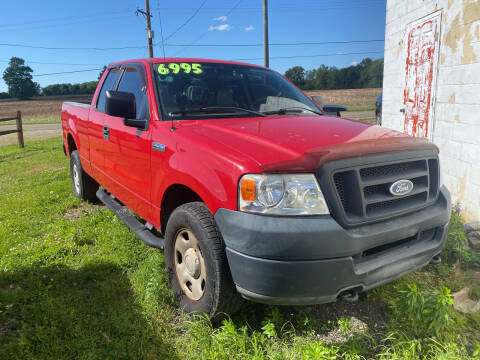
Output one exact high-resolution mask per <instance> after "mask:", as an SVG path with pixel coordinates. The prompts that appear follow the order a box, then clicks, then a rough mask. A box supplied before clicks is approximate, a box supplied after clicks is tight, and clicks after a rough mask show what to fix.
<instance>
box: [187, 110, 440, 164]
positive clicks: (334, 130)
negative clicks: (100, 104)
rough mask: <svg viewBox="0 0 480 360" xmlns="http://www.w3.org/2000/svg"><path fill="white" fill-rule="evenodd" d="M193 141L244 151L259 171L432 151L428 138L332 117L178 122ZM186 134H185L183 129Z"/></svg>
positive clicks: (282, 117) (278, 117) (281, 117)
mask: <svg viewBox="0 0 480 360" xmlns="http://www.w3.org/2000/svg"><path fill="white" fill-rule="evenodd" d="M181 123H182V124H181V127H182V128H184V130H187V128H189V130H190V131H192V132H194V133H195V134H192V135H194V136H196V137H206V138H208V141H210V143H211V144H212V146H214V145H213V144H222V145H223V146H222V147H225V149H214V150H215V151H229V150H228V149H231V150H232V151H234V152H236V153H238V152H240V153H242V154H244V155H245V156H247V157H249V158H251V159H253V160H255V162H256V163H257V164H258V166H259V170H260V171H311V170H314V169H316V168H318V166H320V165H321V164H322V163H323V162H326V161H331V160H338V159H341V158H351V157H358V156H364V155H368V154H375V153H383V152H388V151H400V150H414V149H421V148H436V147H435V145H433V144H431V143H429V142H428V141H426V140H423V139H418V138H412V137H409V136H407V135H405V134H403V133H400V132H398V131H395V130H390V129H387V128H384V127H380V126H376V125H375V126H372V125H370V124H366V123H363V122H360V121H355V120H348V119H342V118H338V117H331V116H275V117H255V118H252V117H249V118H234V119H213V120H198V121H182V122H181ZM187 131H188V130H187Z"/></svg>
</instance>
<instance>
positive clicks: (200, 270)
mask: <svg viewBox="0 0 480 360" xmlns="http://www.w3.org/2000/svg"><path fill="white" fill-rule="evenodd" d="M174 249H175V251H174V254H173V257H174V263H175V273H176V274H177V279H178V283H179V284H180V287H181V288H182V290H183V292H184V293H185V295H186V296H187V297H188V298H189V299H191V300H194V301H198V300H200V299H201V298H202V296H203V294H204V293H205V286H206V270H205V260H204V259H203V254H202V251H201V249H200V247H199V244H198V240H197V237H196V236H195V235H194V234H193V232H192V231H191V230H188V229H180V230H179V231H178V232H177V235H176V236H175V247H174Z"/></svg>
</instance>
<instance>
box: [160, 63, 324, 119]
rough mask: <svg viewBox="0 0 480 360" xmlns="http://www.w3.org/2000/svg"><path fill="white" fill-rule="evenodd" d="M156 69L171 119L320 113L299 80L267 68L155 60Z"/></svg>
mask: <svg viewBox="0 0 480 360" xmlns="http://www.w3.org/2000/svg"><path fill="white" fill-rule="evenodd" d="M154 73H155V77H156V83H157V88H158V89H157V90H158V95H159V98H160V101H161V104H162V108H163V111H164V113H165V115H167V116H168V119H174V120H187V119H209V118H218V117H247V116H269V115H277V114H280V115H290V114H292V115H314V114H320V110H319V109H318V108H317V107H316V106H315V105H314V104H313V103H312V101H310V100H309V99H308V97H306V96H305V95H303V94H302V93H301V92H300V91H299V90H298V89H297V88H296V87H295V86H293V85H292V84H291V83H289V82H288V81H286V80H285V79H284V78H283V77H282V76H280V75H279V74H278V73H276V72H274V71H271V70H268V69H264V68H259V67H255V66H248V65H237V64H226V63H208V62H204V63H202V62H200V63H192V62H166V63H161V64H155V65H154Z"/></svg>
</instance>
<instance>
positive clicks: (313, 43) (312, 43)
mask: <svg viewBox="0 0 480 360" xmlns="http://www.w3.org/2000/svg"><path fill="white" fill-rule="evenodd" d="M383 41H385V40H383V39H374V40H345V41H322V42H295V43H272V44H270V45H271V46H302V45H328V44H330V45H332V44H353V43H372V42H383ZM155 45H159V44H158V43H157V44H155ZM0 46H8V47H23V48H31V49H44V50H96V51H110V50H127V49H143V48H145V46H122V47H110V48H99V47H52V46H39V45H29V44H11V43H0ZM165 46H177V47H180V46H182V47H193V46H198V47H255V46H263V44H260V43H256V44H165Z"/></svg>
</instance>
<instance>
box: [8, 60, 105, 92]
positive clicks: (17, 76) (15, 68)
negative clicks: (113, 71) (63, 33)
mask: <svg viewBox="0 0 480 360" xmlns="http://www.w3.org/2000/svg"><path fill="white" fill-rule="evenodd" d="M105 69H106V66H104V67H103V69H102V71H101V72H100V74H99V75H98V80H100V78H101V77H102V74H103V72H104V71H105ZM32 73H33V69H32V68H31V67H30V66H27V65H25V60H24V59H22V58H19V57H12V58H11V59H10V61H9V63H8V66H7V68H6V69H5V71H4V72H3V80H4V81H5V83H6V84H7V86H8V92H0V99H9V98H14V99H20V100H24V99H29V98H31V97H33V96H54V95H93V93H94V92H95V89H96V88H97V83H98V80H97V81H87V82H84V83H80V84H70V83H66V84H52V85H48V86H45V87H43V88H42V87H41V86H40V85H39V84H38V83H36V82H34V81H33V75H32Z"/></svg>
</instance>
